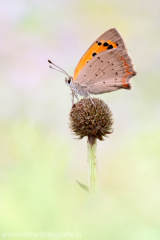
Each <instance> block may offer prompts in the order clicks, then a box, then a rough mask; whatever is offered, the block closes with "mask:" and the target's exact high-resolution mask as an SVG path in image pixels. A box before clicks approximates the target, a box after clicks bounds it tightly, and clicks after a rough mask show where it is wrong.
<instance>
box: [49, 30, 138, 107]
mask: <svg viewBox="0 0 160 240" xmlns="http://www.w3.org/2000/svg"><path fill="white" fill-rule="evenodd" d="M48 62H49V63H51V64H53V63H52V62H51V61H50V60H48ZM53 65H54V66H55V67H57V68H58V71H60V72H62V73H64V74H66V75H67V76H68V78H65V82H66V84H67V85H68V86H69V87H70V89H71V92H72V93H71V97H72V104H73V103H74V96H75V97H76V98H77V99H78V95H81V96H83V97H90V94H101V93H106V92H112V91H115V90H118V89H121V88H123V89H131V78H132V77H133V76H135V75H136V72H135V70H134V66H133V63H132V59H131V57H130V56H129V54H128V52H127V49H126V46H125V43H124V41H123V38H122V36H121V35H120V33H119V31H118V30H117V29H116V28H111V29H109V30H108V31H106V32H105V33H104V34H102V35H101V36H100V37H99V38H98V39H97V40H96V41H95V42H94V43H93V44H92V45H91V46H90V47H89V49H88V50H87V51H86V52H85V54H84V55H83V57H82V58H81V59H80V61H79V63H78V65H77V67H76V69H75V71H74V76H73V77H70V76H69V75H68V74H67V73H66V72H65V71H64V70H63V69H62V68H60V67H58V66H56V65H55V64H53ZM50 67H51V66H50ZM51 68H52V67H51ZM90 98H91V97H90ZM91 100H92V99H91Z"/></svg>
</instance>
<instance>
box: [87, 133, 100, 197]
mask: <svg viewBox="0 0 160 240" xmlns="http://www.w3.org/2000/svg"><path fill="white" fill-rule="evenodd" d="M87 144H88V172H89V193H90V195H91V197H92V198H94V199H97V198H98V165H97V160H96V148H97V139H96V138H95V137H93V136H88V142H87Z"/></svg>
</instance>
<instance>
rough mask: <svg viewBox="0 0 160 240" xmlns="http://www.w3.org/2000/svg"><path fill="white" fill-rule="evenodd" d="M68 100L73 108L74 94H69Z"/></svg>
mask: <svg viewBox="0 0 160 240" xmlns="http://www.w3.org/2000/svg"><path fill="white" fill-rule="evenodd" d="M70 98H71V102H72V106H73V104H74V94H73V92H71V94H70Z"/></svg>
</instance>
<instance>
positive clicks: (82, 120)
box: [69, 98, 113, 140]
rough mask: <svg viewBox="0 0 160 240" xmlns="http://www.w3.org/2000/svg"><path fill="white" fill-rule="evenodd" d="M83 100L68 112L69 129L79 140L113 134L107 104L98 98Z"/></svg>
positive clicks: (100, 138)
mask: <svg viewBox="0 0 160 240" xmlns="http://www.w3.org/2000/svg"><path fill="white" fill-rule="evenodd" d="M92 100H93V102H94V105H93V103H92V102H91V100H90V99H89V98H83V99H81V100H80V101H79V102H78V103H76V104H74V105H73V106H72V109H71V112H70V123H69V125H70V129H71V131H72V132H73V133H74V134H75V135H76V136H79V139H82V138H83V137H85V136H88V138H90V137H91V138H92V136H93V137H94V138H98V139H99V140H103V137H105V136H107V134H110V133H112V132H113V129H112V124H113V118H112V113H111V110H110V109H109V107H108V106H107V104H106V103H105V102H104V101H102V100H101V99H98V98H92Z"/></svg>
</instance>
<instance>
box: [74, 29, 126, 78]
mask: <svg viewBox="0 0 160 240" xmlns="http://www.w3.org/2000/svg"><path fill="white" fill-rule="evenodd" d="M117 47H119V48H123V49H125V44H124V42H123V39H122V37H121V35H120V33H119V32H118V30H117V29H116V28H111V29H109V30H108V31H106V32H105V33H104V34H102V35H101V36H100V37H99V38H98V39H97V40H96V41H95V42H94V43H93V44H92V45H91V46H90V47H89V49H88V50H87V51H86V52H85V54H84V55H83V57H82V58H81V60H80V61H79V63H78V65H77V67H76V69H75V72H74V77H73V81H77V79H78V77H79V74H80V72H81V71H82V69H84V67H85V66H86V65H87V64H88V63H89V62H90V61H91V60H92V59H93V58H94V57H95V56H96V55H97V54H99V53H101V52H103V51H106V50H107V51H109V50H110V49H115V48H117Z"/></svg>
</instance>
